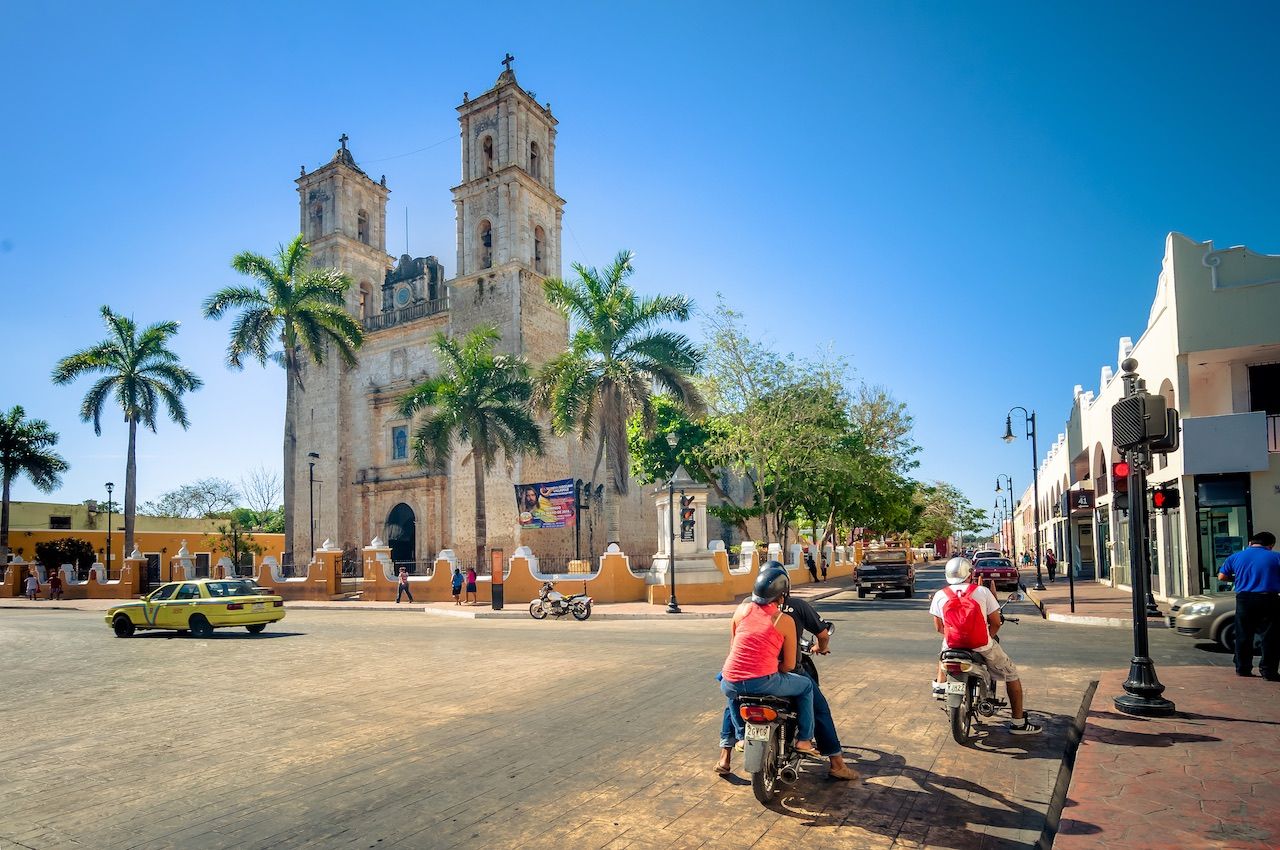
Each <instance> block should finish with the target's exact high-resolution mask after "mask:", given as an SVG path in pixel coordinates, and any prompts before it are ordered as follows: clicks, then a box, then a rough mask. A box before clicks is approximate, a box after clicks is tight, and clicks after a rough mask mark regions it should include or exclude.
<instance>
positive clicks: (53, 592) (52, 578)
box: [49, 570, 62, 602]
mask: <svg viewBox="0 0 1280 850" xmlns="http://www.w3.org/2000/svg"><path fill="white" fill-rule="evenodd" d="M61 598H62V576H61V575H59V574H58V571H57V570H54V571H53V572H51V573H49V601H50V602H52V601H53V600H55V599H61Z"/></svg>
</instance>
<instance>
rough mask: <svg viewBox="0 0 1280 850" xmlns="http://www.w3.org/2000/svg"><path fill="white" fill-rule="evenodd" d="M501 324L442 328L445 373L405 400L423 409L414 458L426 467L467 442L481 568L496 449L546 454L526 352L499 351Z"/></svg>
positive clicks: (404, 404)
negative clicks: (458, 333) (461, 330)
mask: <svg viewBox="0 0 1280 850" xmlns="http://www.w3.org/2000/svg"><path fill="white" fill-rule="evenodd" d="M498 338H499V337H498V329H497V328H494V327H480V328H476V329H475V330H473V331H472V332H471V333H470V334H468V335H467V336H466V338H465V339H463V340H462V343H461V344H459V343H458V341H457V340H454V339H450V338H449V337H448V336H446V335H445V334H443V333H438V334H436V336H435V339H434V340H433V343H432V344H433V345H434V347H435V350H436V354H437V355H438V357H439V363H440V373H439V374H437V375H435V376H434V377H430V378H427V379H426V380H425V381H423V382H422V383H420V384H418V385H417V386H415V387H414V388H413V389H411V390H409V391H408V392H407V393H405V394H404V396H402V397H401V399H400V412H401V414H403V415H404V416H413V415H415V414H418V413H422V414H424V417H423V419H422V420H421V422H419V423H418V427H417V429H416V430H415V431H414V435H413V459H414V461H415V462H416V463H417V464H418V465H419V466H421V467H424V468H437V469H438V468H440V467H443V466H444V465H445V464H446V463H447V462H448V460H449V456H450V453H451V450H452V448H453V444H454V441H455V440H456V441H457V442H459V443H462V444H464V445H466V446H468V447H469V449H470V453H469V459H470V461H471V468H472V471H473V473H474V474H475V489H476V526H475V532H476V568H477V569H479V568H480V567H481V566H482V565H483V564H484V562H485V554H484V553H485V549H486V547H487V546H488V521H487V516H486V512H485V495H484V479H485V474H486V473H487V472H488V471H489V468H490V467H491V466H492V465H493V462H494V459H495V458H496V457H497V453H498V450H499V449H501V450H502V453H503V454H504V455H505V456H506V458H507V461H508V462H510V461H512V460H514V459H515V458H516V457H518V456H520V455H522V454H527V453H531V452H532V453H535V454H541V453H542V433H541V431H540V430H539V428H538V424H537V423H536V422H535V421H534V419H533V414H532V413H530V412H529V397H530V395H531V394H532V393H533V381H532V380H531V379H530V377H529V364H528V363H526V362H525V360H524V358H523V357H515V356H512V355H507V354H494V353H493V345H494V343H495V342H497V341H498Z"/></svg>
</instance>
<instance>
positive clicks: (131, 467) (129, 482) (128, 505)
mask: <svg viewBox="0 0 1280 850" xmlns="http://www.w3.org/2000/svg"><path fill="white" fill-rule="evenodd" d="M137 512H138V420H137V419H135V418H133V417H132V416H130V417H129V455H128V457H127V458H126V460H125V467H124V551H125V555H128V554H129V553H130V552H132V551H133V523H134V519H135V515H136V514H137Z"/></svg>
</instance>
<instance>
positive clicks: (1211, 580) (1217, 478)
mask: <svg viewBox="0 0 1280 850" xmlns="http://www.w3.org/2000/svg"><path fill="white" fill-rule="evenodd" d="M1195 481H1196V488H1195V490H1196V520H1197V528H1198V529H1199V537H1200V539H1199V541H1198V544H1199V549H1200V586H1201V587H1202V588H1204V589H1205V590H1221V589H1222V582H1220V581H1218V570H1219V569H1220V568H1221V567H1222V562H1223V561H1225V560H1226V559H1227V558H1228V557H1229V556H1230V555H1231V554H1232V553H1235V552H1239V551H1240V550H1241V549H1243V548H1244V547H1245V546H1246V545H1248V540H1249V535H1250V534H1252V533H1253V532H1252V525H1253V523H1252V517H1251V516H1250V511H1249V476H1247V475H1234V474H1233V475H1197V476H1196V479H1195Z"/></svg>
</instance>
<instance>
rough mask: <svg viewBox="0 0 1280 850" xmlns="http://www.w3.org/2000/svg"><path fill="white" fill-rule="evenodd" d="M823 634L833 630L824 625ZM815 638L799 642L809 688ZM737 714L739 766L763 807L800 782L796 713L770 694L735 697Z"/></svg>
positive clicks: (814, 674) (814, 673)
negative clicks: (742, 724)
mask: <svg viewBox="0 0 1280 850" xmlns="http://www.w3.org/2000/svg"><path fill="white" fill-rule="evenodd" d="M826 627H827V633H828V634H832V633H834V632H835V626H834V625H833V624H831V623H826ZM816 640H817V639H816V638H813V637H808V638H804V639H802V640H801V641H800V647H799V649H800V666H802V667H804V668H805V669H806V670H808V671H809V673H810V677H811V678H812V679H813V684H814V686H815V687H816V686H817V684H818V670H817V667H815V666H814V663H813V646H814V641H816ZM738 706H739V708H738V713H739V714H740V715H741V717H742V719H743V720H745V721H746V734H745V736H744V740H743V763H744V765H745V767H746V770H747V772H748V773H750V774H751V790H752V792H753V793H754V794H755V795H756V799H757V800H759V801H760V802H761V803H763V804H765V805H766V806H767V805H769V804H770V803H772V802H773V801H774V799H775V798H776V797H777V796H778V792H779V791H781V790H782V786H784V785H787V786H789V785H794V784H795V782H796V780H797V779H799V778H800V758H801V754H800V753H799V752H797V751H796V749H795V740H796V721H797V717H796V712H795V706H794V705H793V704H792V701H791V699H790V698H789V697H776V696H773V695H771V694H743V695H741V696H739V697H738Z"/></svg>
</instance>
